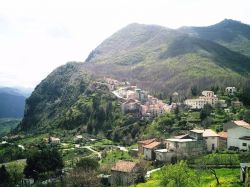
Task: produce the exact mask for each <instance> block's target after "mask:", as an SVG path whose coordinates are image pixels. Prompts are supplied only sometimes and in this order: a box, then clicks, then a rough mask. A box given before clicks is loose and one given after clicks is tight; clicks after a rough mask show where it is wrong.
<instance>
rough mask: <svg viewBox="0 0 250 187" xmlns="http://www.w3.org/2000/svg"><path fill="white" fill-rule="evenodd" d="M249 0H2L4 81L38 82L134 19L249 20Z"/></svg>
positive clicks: (174, 22)
mask: <svg viewBox="0 0 250 187" xmlns="http://www.w3.org/2000/svg"><path fill="white" fill-rule="evenodd" d="M249 14H250V2H249V1H248V0H238V1H228V0H220V1H216V0H105V1H103V0H71V1H70V0H22V1H19V0H1V1H0V51H1V55H0V67H1V69H0V73H1V75H0V84H2V85H19V86H30V85H32V86H35V85H36V84H37V83H39V82H40V81H41V80H42V79H44V78H45V77H46V76H47V75H48V74H49V73H50V72H51V71H52V70H53V69H54V68H56V67H57V66H59V65H62V64H64V63H66V62H67V61H74V60H75V61H83V60H84V59H85V58H86V57H87V55H88V53H89V52H90V51H91V50H92V49H94V48H95V47H96V46H97V45H98V44H99V43H101V42H102V41H103V40H104V39H105V38H107V37H108V36H110V35H111V34H113V33H114V32H115V31H117V30H118V29H120V28H121V27H124V26H125V25H127V24H129V23H131V22H138V23H145V24H158V25H163V26H166V27H170V28H177V27H180V26H183V25H194V26H198V25H200V26H205V25H210V24H214V23H217V22H219V21H221V20H223V19H224V18H232V19H236V20H240V21H242V22H245V23H248V24H249V23H250V20H249V17H250V16H249Z"/></svg>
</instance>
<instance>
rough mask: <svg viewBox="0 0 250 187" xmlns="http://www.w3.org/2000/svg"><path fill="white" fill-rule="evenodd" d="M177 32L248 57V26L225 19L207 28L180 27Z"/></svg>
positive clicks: (249, 44)
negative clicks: (219, 45) (213, 43)
mask: <svg viewBox="0 0 250 187" xmlns="http://www.w3.org/2000/svg"><path fill="white" fill-rule="evenodd" d="M179 31H181V32H183V33H187V34H190V35H192V36H195V37H199V38H202V39H206V40H210V41H214V42H216V43H219V44H221V45H223V46H225V47H227V48H229V49H231V50H233V51H235V52H239V53H241V54H243V55H246V56H248V57H250V25H247V24H244V23H241V22H239V21H235V20H231V19H225V20H223V21H221V22H220V23H217V24H215V25H211V26H208V27H181V28H180V29H179Z"/></svg>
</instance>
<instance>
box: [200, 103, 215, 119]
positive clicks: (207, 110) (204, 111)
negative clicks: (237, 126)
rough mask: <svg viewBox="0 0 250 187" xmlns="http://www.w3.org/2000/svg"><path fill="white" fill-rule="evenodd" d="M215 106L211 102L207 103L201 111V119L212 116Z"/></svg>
mask: <svg viewBox="0 0 250 187" xmlns="http://www.w3.org/2000/svg"><path fill="white" fill-rule="evenodd" d="M212 110H213V108H212V106H211V105H210V104H205V105H204V107H203V109H201V111H200V119H201V121H202V120H204V119H206V118H207V117H208V116H210V114H211V112H212Z"/></svg>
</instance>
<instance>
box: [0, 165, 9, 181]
mask: <svg viewBox="0 0 250 187" xmlns="http://www.w3.org/2000/svg"><path fill="white" fill-rule="evenodd" d="M9 182H10V175H9V173H8V171H7V170H6V168H5V165H2V166H1V168H0V186H2V185H3V186H4V185H7V184H8V183H9Z"/></svg>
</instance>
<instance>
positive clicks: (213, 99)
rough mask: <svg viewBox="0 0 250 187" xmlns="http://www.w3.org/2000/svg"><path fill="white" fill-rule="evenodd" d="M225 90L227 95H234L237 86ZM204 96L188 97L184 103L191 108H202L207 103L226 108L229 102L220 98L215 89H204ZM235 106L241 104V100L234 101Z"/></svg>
mask: <svg viewBox="0 0 250 187" xmlns="http://www.w3.org/2000/svg"><path fill="white" fill-rule="evenodd" d="M225 92H226V94H227V95H234V94H235V92H236V88H235V87H226V89H225ZM201 94H202V96H199V97H198V98H194V99H186V100H185V101H184V104H186V105H188V106H189V107H190V108H191V109H202V108H203V107H204V105H205V104H210V105H211V106H212V107H215V106H220V107H222V108H226V107H227V104H226V101H225V100H222V99H219V98H218V97H217V96H216V95H215V94H214V92H213V91H207V90H204V91H202V93H201ZM232 105H235V106H238V105H239V106H241V103H240V102H239V101H235V102H233V103H232Z"/></svg>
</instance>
